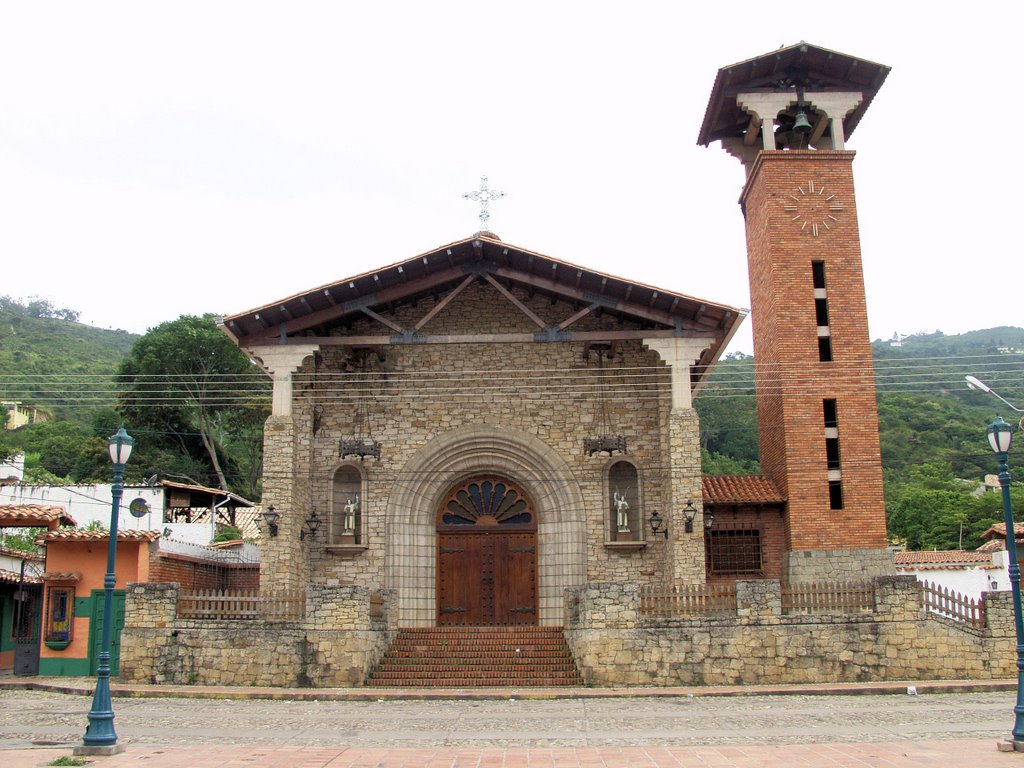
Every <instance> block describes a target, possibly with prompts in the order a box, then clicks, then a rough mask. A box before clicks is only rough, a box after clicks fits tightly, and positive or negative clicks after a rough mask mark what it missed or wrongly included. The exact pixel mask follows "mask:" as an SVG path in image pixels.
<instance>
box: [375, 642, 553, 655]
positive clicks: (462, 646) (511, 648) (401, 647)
mask: <svg viewBox="0 0 1024 768" xmlns="http://www.w3.org/2000/svg"><path fill="white" fill-rule="evenodd" d="M391 648H392V649H393V650H395V651H400V652H402V653H421V652H427V651H436V652H446V653H454V652H457V653H465V654H477V655H480V654H485V653H513V654H514V653H517V649H518V653H519V654H520V655H526V654H534V655H535V654H538V653H558V652H559V651H564V650H565V641H564V640H563V641H562V642H560V643H552V644H551V645H527V644H526V643H500V644H499V643H495V644H494V645H480V644H478V643H394V644H393V645H392V646H391Z"/></svg>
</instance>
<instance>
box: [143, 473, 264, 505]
mask: <svg viewBox="0 0 1024 768" xmlns="http://www.w3.org/2000/svg"><path fill="white" fill-rule="evenodd" d="M158 485H160V486H161V487H163V488H170V489H172V490H177V491H188V492H189V493H190V494H193V495H196V496H198V497H200V504H203V505H206V506H212V504H210V503H209V502H212V501H213V499H230V500H231V501H233V502H234V504H231V505H230V506H233V507H253V506H255V504H253V503H252V502H251V501H249V500H248V499H244V498H242V497H241V496H239V495H238V494H237V493H231V492H230V491H222V490H221V489H220V488H208V487H207V486H205V485H187V484H185V483H176V482H174V481H173V480H161V481H160V482H159V483H158ZM203 497H210V498H203ZM200 504H193V506H199V505H200Z"/></svg>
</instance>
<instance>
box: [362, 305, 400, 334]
mask: <svg viewBox="0 0 1024 768" xmlns="http://www.w3.org/2000/svg"><path fill="white" fill-rule="evenodd" d="M359 311H360V312H362V313H363V314H364V315H366V316H367V317H371V318H373V319H374V320H376V321H377V322H378V323H381V324H383V325H386V326H387V327H388V328H390V329H391V330H393V331H394V332H395V333H405V329H404V328H403V327H402V326H400V325H399V324H398V323H396V322H393V321H391V320H388V319H387V318H386V317H384V316H383V315H379V314H377V313H376V312H374V311H373V310H372V309H370V308H369V307H360V308H359Z"/></svg>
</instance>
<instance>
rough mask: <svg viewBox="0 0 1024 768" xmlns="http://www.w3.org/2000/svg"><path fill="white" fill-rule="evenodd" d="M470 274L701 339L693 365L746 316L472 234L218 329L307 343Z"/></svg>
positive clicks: (255, 339) (398, 335)
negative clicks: (704, 344) (706, 342)
mask: <svg viewBox="0 0 1024 768" xmlns="http://www.w3.org/2000/svg"><path fill="white" fill-rule="evenodd" d="M471 275H476V276H477V277H478V278H479V279H482V280H486V281H488V282H490V283H491V284H492V285H494V282H497V283H500V284H501V286H502V288H498V289H497V290H507V289H509V288H512V287H520V288H524V289H527V290H529V291H530V292H532V293H538V294H541V295H545V296H548V297H550V298H551V299H556V300H561V301H565V302H569V303H570V304H573V305H575V306H576V307H578V308H586V307H588V306H594V307H596V308H599V309H600V310H601V311H602V312H604V313H606V314H611V315H613V316H617V317H619V318H621V319H622V320H627V321H632V322H633V323H636V324H638V325H639V327H640V328H642V329H650V330H652V331H654V332H655V333H654V335H659V334H660V335H665V334H677V335H682V336H707V337H709V338H711V339H713V341H712V343H711V345H710V348H709V349H708V350H707V351H706V352H705V353H704V356H703V357H702V359H701V360H700V364H702V365H710V364H711V363H713V362H714V361H715V360H716V359H717V358H718V356H719V355H720V354H721V352H722V351H723V350H724V348H725V345H726V344H727V343H728V341H729V339H730V338H731V337H732V334H733V333H734V332H735V330H736V328H737V327H738V325H739V322H740V321H741V320H742V319H743V317H745V316H746V310H743V309H739V308H737V307H730V306H727V305H724V304H715V303H712V302H708V301H704V300H702V299H697V298H694V297H692V296H687V295H685V294H681V293H676V292H674V291H668V290H665V289H662V288H655V287H653V286H649V285H644V284H642V283H636V282H631V281H629V280H625V279H623V278H621V277H615V276H614V275H609V274H605V273H603V272H597V271H595V270H592V269H587V268H586V267H581V266H578V265H576V264H570V263H569V262H565V261H559V260H557V259H553V258H551V257H550V256H545V255H543V254H540V253H536V252H534V251H530V250H527V249H525V248H520V247H518V246H514V245H510V244H507V243H504V242H502V241H501V240H500V239H498V237H497V236H496V235H493V234H492V233H489V232H482V233H477V234H476V235H474V236H473V237H469V238H466V239H463V240H457V241H455V242H453V243H449V244H448V245H443V246H441V247H440V248H435V249H434V250H431V251H428V252H426V253H422V254H419V255H418V256H414V257H412V258H410V259H406V260H405V261H401V262H398V263H395V264H391V265H390V266H386V267H382V268H380V269H376V270H373V271H370V272H364V273H362V274H359V275H355V276H354V277H349V278H345V279H344V280H339V281H337V282H334V283H330V284H328V285H321V286H318V287H316V288H313V289H311V290H308V291H304V292H303V293H298V294H295V295H294V296H289V297H287V298H284V299H281V300H279V301H275V302H272V303H270V304H265V305H263V306H261V307H256V308H255V309H250V310H248V311H245V312H240V313H238V314H235V315H230V316H228V317H225V318H224V319H223V321H222V326H223V328H224V329H225V330H226V331H227V332H228V333H229V334H230V335H231V336H233V337H234V338H235V340H236V341H237V342H238V344H239V346H242V347H248V346H255V345H261V344H276V343H288V342H293V343H316V338H317V337H321V338H322V337H326V336H327V335H328V334H329V333H330V331H331V329H332V328H337V327H338V326H339V325H346V324H348V323H351V322H352V321H354V320H357V319H358V320H362V319H365V318H366V317H367V315H369V316H371V317H374V316H380V315H384V314H386V313H388V312H389V310H390V309H393V308H394V307H396V306H398V305H402V304H406V303H414V302H417V301H419V300H420V299H422V298H424V297H427V296H438V295H442V294H444V293H445V292H446V291H448V290H450V289H455V288H456V287H457V286H459V285H460V284H461V283H463V282H465V281H466V279H467V277H469V276H471ZM492 281H493V282H492ZM566 326H567V327H568V321H567V324H566ZM537 330H538V332H537V333H536V334H529V337H530V338H529V340H537V341H543V340H570V339H571V338H572V328H568V330H566V328H561V327H548V328H543V329H542V328H538V329H537ZM428 332H429V328H428V329H426V330H422V331H421V330H420V329H419V328H410V329H404V328H403V329H400V330H399V329H389V330H388V331H387V332H386V333H387V334H389V337H390V338H392V339H394V340H395V341H396V343H397V342H398V341H403V340H404V341H407V342H408V341H415V340H422V339H423V338H424V337H421V336H419V335H418V334H420V333H423V334H426V333H428ZM311 337H312V338H311ZM534 337H536V338H534ZM384 338H385V339H386V338H388V337H384ZM336 340H337V339H336V337H335V341H336ZM428 340H429V339H428ZM363 343H366V342H365V341H364V342H363Z"/></svg>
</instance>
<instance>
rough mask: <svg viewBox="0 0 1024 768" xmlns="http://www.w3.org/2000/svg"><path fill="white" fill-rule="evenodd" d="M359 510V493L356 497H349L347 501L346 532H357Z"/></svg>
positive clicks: (344, 526) (344, 525)
mask: <svg viewBox="0 0 1024 768" xmlns="http://www.w3.org/2000/svg"><path fill="white" fill-rule="evenodd" d="M358 511H359V494H358V493H357V494H356V497H355V498H354V499H353V498H349V500H348V501H347V502H346V503H345V518H344V524H343V528H344V531H345V533H355V531H356V512H358Z"/></svg>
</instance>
